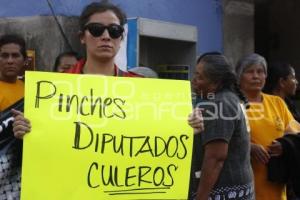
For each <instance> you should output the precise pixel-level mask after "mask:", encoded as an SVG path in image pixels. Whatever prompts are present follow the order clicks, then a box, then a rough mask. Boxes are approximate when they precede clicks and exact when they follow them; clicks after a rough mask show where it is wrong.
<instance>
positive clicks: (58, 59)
mask: <svg viewBox="0 0 300 200" xmlns="http://www.w3.org/2000/svg"><path fill="white" fill-rule="evenodd" d="M65 56H74V57H75V58H76V59H77V60H79V59H80V57H79V55H78V53H76V52H75V51H67V52H63V53H61V54H59V55H58V56H57V57H56V59H55V63H54V68H53V71H55V72H56V71H57V69H58V66H59V65H60V62H61V59H62V58H63V57H65Z"/></svg>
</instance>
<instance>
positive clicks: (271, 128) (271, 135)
mask: <svg viewBox="0 0 300 200" xmlns="http://www.w3.org/2000/svg"><path fill="white" fill-rule="evenodd" d="M236 73H237V76H238V77H239V85H240V88H241V90H242V91H243V92H244V94H245V95H246V97H247V98H248V100H249V103H250V109H248V110H247V116H248V120H249V123H250V135H251V159H252V160H251V162H252V168H253V172H254V180H255V184H254V185H255V196H256V200H286V188H285V185H283V184H279V183H274V182H270V181H268V178H267V163H268V161H269V159H270V158H271V157H272V156H279V155H281V154H282V147H281V145H280V143H279V142H278V141H276V140H275V139H276V138H280V137H282V136H283V135H284V134H285V133H295V132H297V131H299V130H300V129H299V124H298V122H296V120H294V118H293V116H292V114H291V113H290V111H289V110H288V108H287V106H286V104H285V103H284V101H283V100H282V99H281V98H280V97H278V96H273V95H268V94H265V93H263V92H262V89H263V87H264V85H265V81H266V77H267V63H266V60H265V58H264V57H262V56H260V55H258V54H251V55H249V56H246V57H245V58H243V59H242V60H240V61H239V63H238V65H237V67H236Z"/></svg>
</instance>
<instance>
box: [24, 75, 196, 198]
mask: <svg viewBox="0 0 300 200" xmlns="http://www.w3.org/2000/svg"><path fill="white" fill-rule="evenodd" d="M190 96H191V95H190V85H189V83H188V82H187V81H175V80H173V81H171V80H158V79H143V78H140V79H138V78H116V77H106V76H92V75H71V74H57V73H45V72H44V73H43V72H27V73H26V86H25V115H26V117H27V118H29V119H30V121H31V124H32V131H31V133H29V134H28V135H27V136H26V137H25V139H24V154H23V171H22V192H21V198H22V200H40V199H46V200H47V199H49V200H53V199H55V200H65V199H75V200H77V199H78V200H82V199H87V200H89V199H103V200H120V199H121V200H127V199H128V200H130V199H187V194H188V187H189V173H190V163H191V153H192V152H191V151H192V138H193V137H192V129H191V128H190V127H189V126H188V124H187V116H188V114H189V113H191V97H190Z"/></svg>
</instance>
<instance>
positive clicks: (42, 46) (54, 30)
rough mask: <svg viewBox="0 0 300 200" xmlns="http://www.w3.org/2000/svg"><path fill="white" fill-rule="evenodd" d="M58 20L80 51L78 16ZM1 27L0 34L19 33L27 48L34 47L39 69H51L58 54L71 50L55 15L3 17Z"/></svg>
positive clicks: (75, 48)
mask: <svg viewBox="0 0 300 200" xmlns="http://www.w3.org/2000/svg"><path fill="white" fill-rule="evenodd" d="M58 20H59V22H60V23H61V24H62V26H63V27H64V31H65V33H66V35H67V36H68V39H69V40H70V41H72V46H73V48H74V50H76V51H78V52H80V51H81V48H80V44H79V39H78V37H77V31H78V26H77V24H78V20H77V18H76V17H58ZM0 27H1V29H0V35H2V34H4V33H6V34H7V33H17V34H20V35H22V36H23V37H24V38H25V39H26V42H27V49H33V50H35V52H36V68H37V70H42V71H51V70H52V69H53V66H54V61H55V58H56V56H57V55H58V54H59V53H61V52H63V51H65V50H69V49H68V46H67V43H66V42H65V41H64V39H63V37H62V35H61V33H60V31H59V29H58V26H57V24H56V22H55V20H54V19H53V17H49V16H34V17H15V18H1V19H0Z"/></svg>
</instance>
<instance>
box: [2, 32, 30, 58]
mask: <svg viewBox="0 0 300 200" xmlns="http://www.w3.org/2000/svg"><path fill="white" fill-rule="evenodd" d="M6 44H16V45H19V46H20V53H21V54H22V56H23V58H24V60H25V59H26V58H27V53H26V43H25V40H24V39H23V38H22V37H21V36H19V35H15V34H8V35H3V36H1V38H0V48H2V46H4V45H6Z"/></svg>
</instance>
